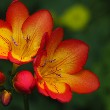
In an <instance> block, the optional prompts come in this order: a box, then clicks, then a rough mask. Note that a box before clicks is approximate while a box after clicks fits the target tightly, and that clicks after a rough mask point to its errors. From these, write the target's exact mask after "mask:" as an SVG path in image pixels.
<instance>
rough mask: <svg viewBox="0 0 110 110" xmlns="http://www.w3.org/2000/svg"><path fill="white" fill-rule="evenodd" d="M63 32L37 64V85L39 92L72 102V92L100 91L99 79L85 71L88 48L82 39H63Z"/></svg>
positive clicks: (53, 38)
mask: <svg viewBox="0 0 110 110" xmlns="http://www.w3.org/2000/svg"><path fill="white" fill-rule="evenodd" d="M62 38H63V30H62V29H61V28H57V29H56V30H55V31H54V32H53V33H52V35H51V37H50V40H49V41H48V43H47V46H46V50H44V51H42V52H41V53H40V54H39V55H38V56H37V57H36V59H35V61H34V69H35V72H36V85H37V88H38V90H39V92H40V93H42V94H43V95H45V96H50V97H51V98H53V99H57V100H59V101H61V102H69V101H70V100H71V98H72V92H77V93H81V94H83V93H84V94H85V93H91V92H93V91H95V90H97V89H98V87H99V80H98V78H97V76H96V75H95V74H94V73H93V72H91V71H89V70H83V67H84V65H85V63H86V60H87V56H88V45H87V44H86V43H84V42H83V41H80V40H75V39H70V40H64V41H62Z"/></svg>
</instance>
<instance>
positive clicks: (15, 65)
mask: <svg viewBox="0 0 110 110" xmlns="http://www.w3.org/2000/svg"><path fill="white" fill-rule="evenodd" d="M18 66H19V65H17V64H15V63H13V68H12V73H11V74H12V75H14V74H15V72H16V69H17V68H18Z"/></svg>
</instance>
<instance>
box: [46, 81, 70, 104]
mask: <svg viewBox="0 0 110 110" xmlns="http://www.w3.org/2000/svg"><path fill="white" fill-rule="evenodd" d="M45 89H46V91H47V93H48V94H49V96H50V97H51V98H53V99H57V100H59V101H60V102H62V103H65V102H69V101H70V100H71V98H72V92H71V90H70V87H69V86H68V85H67V84H65V83H55V84H54V83H47V82H46V83H45Z"/></svg>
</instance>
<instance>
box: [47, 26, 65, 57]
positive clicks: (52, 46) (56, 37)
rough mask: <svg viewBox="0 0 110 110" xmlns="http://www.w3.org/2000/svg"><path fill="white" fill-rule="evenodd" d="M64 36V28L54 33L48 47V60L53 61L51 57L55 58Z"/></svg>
mask: <svg viewBox="0 0 110 110" xmlns="http://www.w3.org/2000/svg"><path fill="white" fill-rule="evenodd" d="M63 35H64V33H63V29H62V28H57V29H55V30H54V31H53V32H52V34H51V37H50V39H49V41H48V43H47V46H46V51H47V57H48V59H51V57H52V56H53V54H54V52H55V50H56V48H57V46H58V45H59V43H60V42H61V41H62V39H63Z"/></svg>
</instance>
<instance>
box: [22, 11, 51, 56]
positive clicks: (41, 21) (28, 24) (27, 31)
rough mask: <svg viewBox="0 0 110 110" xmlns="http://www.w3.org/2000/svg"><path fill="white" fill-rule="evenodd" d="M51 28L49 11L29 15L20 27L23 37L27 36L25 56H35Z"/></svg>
mask: <svg viewBox="0 0 110 110" xmlns="http://www.w3.org/2000/svg"><path fill="white" fill-rule="evenodd" d="M52 28H53V19H52V16H51V14H50V13H49V11H47V10H40V11H38V12H36V13H35V14H33V15H31V16H30V17H29V18H28V19H27V20H26V21H25V22H24V23H23V26H22V32H23V36H29V40H30V42H29V46H28V49H27V52H26V53H25V55H29V56H31V57H33V56H35V55H36V53H37V51H38V49H39V48H40V44H41V40H42V38H43V36H45V33H47V34H48V35H49V36H50V34H51V31H52Z"/></svg>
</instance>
